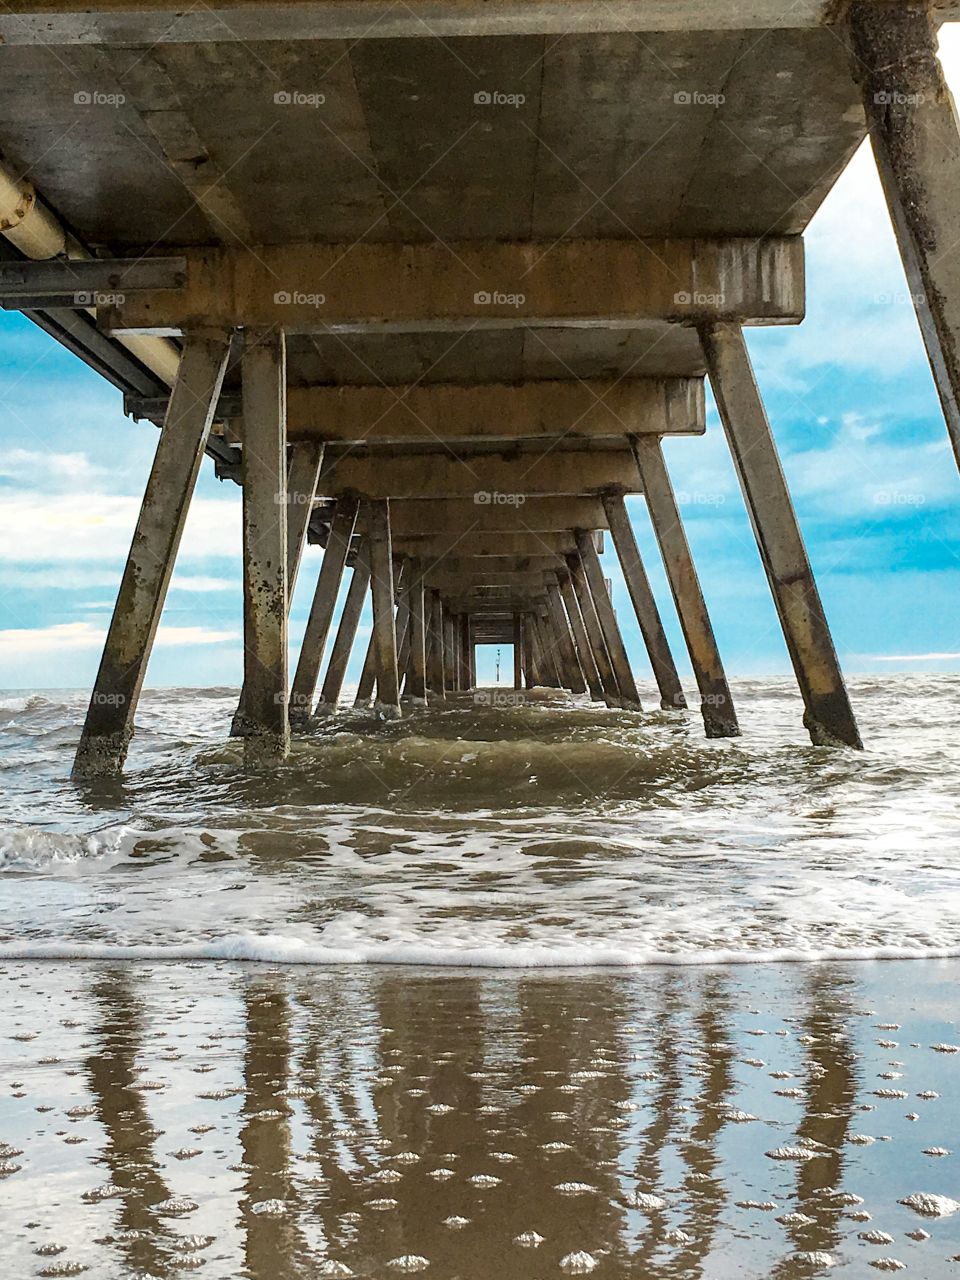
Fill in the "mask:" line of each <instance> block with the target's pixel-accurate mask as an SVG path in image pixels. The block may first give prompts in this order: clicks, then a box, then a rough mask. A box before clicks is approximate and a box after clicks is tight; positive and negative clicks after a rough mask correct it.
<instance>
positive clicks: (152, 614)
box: [73, 334, 230, 777]
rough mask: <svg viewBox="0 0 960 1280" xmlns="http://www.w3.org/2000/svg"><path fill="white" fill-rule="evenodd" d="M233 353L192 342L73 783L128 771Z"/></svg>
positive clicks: (221, 339) (212, 342) (221, 338)
mask: <svg viewBox="0 0 960 1280" xmlns="http://www.w3.org/2000/svg"><path fill="white" fill-rule="evenodd" d="M229 350H230V339H229V337H228V335H227V334H203V335H201V334H190V335H189V336H188V337H187V340H186V345H185V347H184V351H183V355H182V356H181V359H180V367H179V370H178V372H177V380H176V382H175V383H174V387H173V392H172V394H171V396H170V403H169V405H168V406H167V412H166V416H165V418H164V421H163V428H162V429H161V432H160V439H159V441H158V442H157V452H156V454H155V455H154V459H153V466H152V467H151V469H150V476H149V478H148V480H147V487H146V490H145V491H144V495H143V502H142V504H141V506H140V515H139V516H138V517H137V527H136V529H135V530H134V534H133V542H132V544H131V547H130V554H129V555H128V556H127V563H126V566H125V568H124V571H123V578H122V579H121V582H120V591H119V594H118V596H117V603H116V605H115V606H114V610H113V617H112V618H111V620H110V627H109V630H108V631H107V639H106V643H105V644H104V649H103V657H102V658H101V659H100V668H99V670H98V672H97V679H96V682H95V684H94V686H93V694H92V695H91V698H90V705H89V708H88V709H87V716H86V719H85V721H84V725H83V732H82V734H81V737H80V745H79V746H78V748H77V755H76V759H75V761H74V765H73V773H74V776H75V777H95V776H97V775H105V774H112V773H119V772H120V770H121V769H122V768H123V764H124V761H125V759H126V756H127V748H128V746H129V743H130V738H131V736H132V734H133V722H134V716H135V715H136V710H137V702H138V701H139V698H140V690H141V688H142V686H143V677H144V675H145V674H146V669H147V662H148V661H149V658H150V651H151V649H152V648H153V639H154V636H155V635H156V632H157V626H158V625H159V622H160V614H161V612H162V611H163V604H164V600H165V599H166V596H167V587H168V586H169V584H170V575H171V574H172V573H173V566H174V562H175V560H176V558H177V549H178V548H179V546H180V538H181V535H182V534H183V526H184V523H185V521H186V518H187V510H188V508H189V506H190V499H191V498H192V497H193V490H194V487H195V486H196V482H197V475H198V473H199V471H200V463H201V462H202V460H203V451H204V448H205V446H206V443H207V437H208V436H209V434H210V424H211V422H212V421H213V413H214V410H215V408H216V405H217V400H218V399H219V396H220V388H221V386H222V384H223V374H224V370H225V368H226V364H227V356H228V354H229Z"/></svg>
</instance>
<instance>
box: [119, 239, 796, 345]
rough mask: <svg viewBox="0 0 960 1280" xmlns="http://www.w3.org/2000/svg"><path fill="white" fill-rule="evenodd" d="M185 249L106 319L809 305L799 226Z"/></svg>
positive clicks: (383, 320)
mask: <svg viewBox="0 0 960 1280" xmlns="http://www.w3.org/2000/svg"><path fill="white" fill-rule="evenodd" d="M185 255H186V260H187V283H186V285H185V286H184V288H183V289H181V290H179V291H178V292H176V293H146V292H145V293H137V294H135V295H133V296H131V297H129V298H127V299H126V300H125V301H124V302H123V303H122V304H119V305H117V306H115V307H106V308H104V309H103V310H102V312H101V315H100V320H101V323H102V325H103V327H104V328H105V329H106V331H107V332H116V333H122V332H130V331H135V332H136V331H139V332H149V333H164V334H176V333H179V332H181V331H183V330H184V329H185V328H190V327H191V326H197V325H198V324H202V325H206V326H210V325H216V326H223V327H225V328H232V327H235V326H238V325H253V326H259V327H266V328H269V327H270V326H272V325H275V326H282V327H283V329H284V330H286V331H287V332H288V333H316V332H323V331H333V332H337V333H352V332H365V331H366V330H368V329H370V328H375V329H376V331H377V332H378V333H384V332H386V333H404V332H417V331H423V330H432V331H449V332H458V331H461V330H466V329H471V330H472V329H478V328H481V329H482V328H495V329H504V328H526V327H528V326H529V325H532V324H536V325H541V326H550V325H569V324H571V323H575V324H577V325H578V326H581V327H583V326H589V325H595V326H597V327H600V328H604V329H609V328H617V327H622V328H625V329H632V328H636V327H638V325H639V324H641V322H642V324H643V325H644V326H647V325H649V323H650V322H651V321H661V322H663V323H665V324H685V325H686V324H690V323H691V322H696V321H704V322H706V321H712V320H736V321H737V322H739V323H741V324H797V323H799V322H800V320H802V319H803V313H804V266H803V242H802V240H801V239H800V237H799V236H785V237H780V238H778V237H769V238H767V239H762V240H758V239H747V238H736V239H718V240H689V239H688V240H683V239H676V240H664V239H655V240H654V239H651V240H639V239H625V240H562V241H558V242H554V243H536V242H526V241H524V242H515V243H506V242H500V241H484V242H480V241H463V242H459V243H457V244H455V245H452V246H451V245H447V244H441V243H438V242H433V241H431V242H426V243H422V244H399V245H398V244H375V243H360V244H353V245H349V246H348V245H336V244H296V245H259V246H257V247H255V248H252V249H235V248H222V249H188V250H185ZM501 291H503V292H501Z"/></svg>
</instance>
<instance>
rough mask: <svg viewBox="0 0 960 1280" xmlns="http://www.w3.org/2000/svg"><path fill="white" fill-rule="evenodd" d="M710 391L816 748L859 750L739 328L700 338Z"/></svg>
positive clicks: (711, 330) (714, 330)
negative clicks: (748, 515)
mask: <svg viewBox="0 0 960 1280" xmlns="http://www.w3.org/2000/svg"><path fill="white" fill-rule="evenodd" d="M701 340H702V342H703V348H704V352H705V353H706V357H707V368H708V370H709V373H710V383H711V386H712V387H713V393H714V396H715V397H716V401H717V407H718V408H719V410H720V418H721V421H722V422H723V429H724V431H725V432H726V436H727V441H728V442H729V445H730V452H731V453H732V454H733V461H734V465H735V467H736V470H737V476H738V478H739V480H740V487H741V489H742V490H743V496H744V498H745V500H746V504H747V510H748V511H749V513H750V522H751V524H752V525H753V531H754V533H755V534H756V538H757V546H758V547H759V549H760V559H761V560H762V562H763V567H764V570H765V571H766V574H767V579H768V581H769V583H770V590H771V591H772V593H773V599H774V603H775V604H776V607H777V613H778V614H779V616H780V625H781V626H782V627H783V635H784V639H785V640H786V642H787V649H788V651H789V653H790V660H791V662H792V663H793V669H794V671H795V672H796V675H797V682H798V684H799V685H800V692H801V693H802V694H803V701H804V706H805V707H806V714H805V715H804V724H805V725H806V727H807V730H808V731H809V733H810V738H811V741H812V742H813V743H814V744H815V745H816V746H841V745H842V746H848V747H860V746H862V743H861V741H860V733H859V731H858V729H857V722H856V720H855V719H854V715H853V709H852V707H851V706H850V699H849V697H848V696H847V690H846V686H845V685H844V682H843V674H842V672H841V670H840V664H839V662H838V661H837V654H836V651H835V649H834V647H833V638H832V637H831V635H830V628H829V626H828V625H827V619H826V615H825V614H824V611H823V604H822V603H821V600H820V593H819V592H818V590H817V584H816V582H815V581H814V577H813V570H812V569H811V567H810V561H809V559H808V557H807V549H806V547H805V546H804V542H803V535H802V534H801V532H800V526H799V525H798V523H797V517H796V513H795V511H794V509H793V503H792V502H791V500H790V492H789V490H788V488H787V482H786V478H785V477H784V474H783V468H782V467H781V465H780V458H779V455H778V454H777V446H776V444H775V443H774V439H773V433H772V432H771V430H770V423H769V421H768V420H767V415H766V411H765V409H764V407H763V401H762V399H761V398H760V391H759V388H758V387H757V382H756V379H755V377H754V374H753V367H752V365H751V363H750V355H749V353H748V351H747V345H746V342H745V341H744V337H743V332H742V330H741V329H740V327H739V325H711V326H710V327H708V328H706V329H704V330H703V331H702V333H701Z"/></svg>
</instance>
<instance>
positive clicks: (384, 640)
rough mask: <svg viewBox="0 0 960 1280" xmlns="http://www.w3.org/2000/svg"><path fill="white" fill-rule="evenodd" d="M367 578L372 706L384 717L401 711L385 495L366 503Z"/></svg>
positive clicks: (388, 516)
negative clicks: (374, 690) (373, 668)
mask: <svg viewBox="0 0 960 1280" xmlns="http://www.w3.org/2000/svg"><path fill="white" fill-rule="evenodd" d="M367 525H368V530H369V554H370V575H371V577H370V581H371V589H372V595H373V637H372V638H373V644H374V657H375V663H376V672H377V701H376V705H375V710H376V712H377V714H378V715H381V716H383V717H384V719H387V720H395V719H397V717H398V716H399V715H400V685H399V681H398V678H397V621H396V616H395V614H394V606H395V601H396V597H395V595H394V590H393V545H392V543H391V540H390V503H389V500H388V499H387V498H381V499H375V500H373V501H371V502H370V503H368V504H367Z"/></svg>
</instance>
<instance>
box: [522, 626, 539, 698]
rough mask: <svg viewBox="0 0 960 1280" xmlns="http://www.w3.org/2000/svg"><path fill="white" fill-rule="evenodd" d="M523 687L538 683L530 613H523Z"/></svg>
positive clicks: (530, 686)
mask: <svg viewBox="0 0 960 1280" xmlns="http://www.w3.org/2000/svg"><path fill="white" fill-rule="evenodd" d="M522 637H524V687H525V689H532V687H534V685H536V684H538V682H539V681H538V678H536V676H538V673H536V663H535V660H534V634H532V626H531V622H530V614H529V613H525V614H524V632H522Z"/></svg>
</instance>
